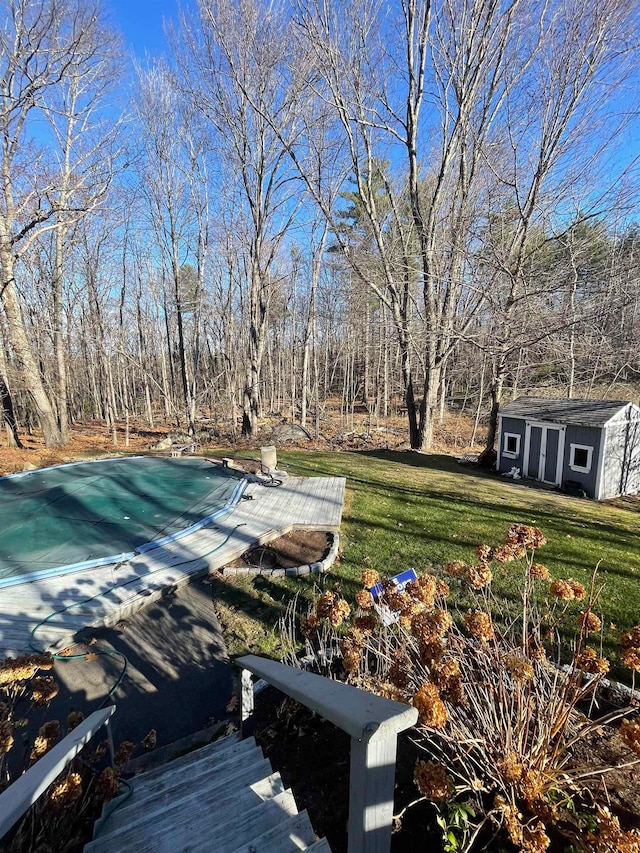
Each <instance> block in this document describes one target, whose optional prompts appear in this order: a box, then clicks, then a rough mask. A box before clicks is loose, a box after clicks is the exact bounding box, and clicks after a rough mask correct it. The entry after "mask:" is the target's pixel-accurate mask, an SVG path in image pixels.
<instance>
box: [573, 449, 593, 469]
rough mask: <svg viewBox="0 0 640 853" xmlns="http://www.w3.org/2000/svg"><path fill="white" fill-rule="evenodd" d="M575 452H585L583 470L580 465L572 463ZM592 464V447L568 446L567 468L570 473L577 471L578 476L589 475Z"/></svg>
mask: <svg viewBox="0 0 640 853" xmlns="http://www.w3.org/2000/svg"><path fill="white" fill-rule="evenodd" d="M576 450H586V451H587V464H586V465H585V466H584V468H583V467H582V466H581V465H576V464H575V462H574V459H575V453H576ZM592 462H593V447H592V446H590V445H587V444H570V445H569V468H571V470H572V471H578V472H579V473H580V474H590V473H591V464H592Z"/></svg>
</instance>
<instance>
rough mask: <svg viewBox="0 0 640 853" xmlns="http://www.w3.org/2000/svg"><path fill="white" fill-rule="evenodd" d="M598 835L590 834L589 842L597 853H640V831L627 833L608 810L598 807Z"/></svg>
mask: <svg viewBox="0 0 640 853" xmlns="http://www.w3.org/2000/svg"><path fill="white" fill-rule="evenodd" d="M597 808H598V834H597V835H595V834H594V833H592V832H590V833H589V835H588V841H589V842H590V844H591V845H592V848H593V849H594V850H595V851H596V853H640V830H638V829H631V830H627V831H626V832H625V831H624V830H622V829H621V828H620V821H619V820H618V818H617V817H616V816H615V815H613V814H611V812H610V811H609V809H608V808H604V807H602V806H598V807H597Z"/></svg>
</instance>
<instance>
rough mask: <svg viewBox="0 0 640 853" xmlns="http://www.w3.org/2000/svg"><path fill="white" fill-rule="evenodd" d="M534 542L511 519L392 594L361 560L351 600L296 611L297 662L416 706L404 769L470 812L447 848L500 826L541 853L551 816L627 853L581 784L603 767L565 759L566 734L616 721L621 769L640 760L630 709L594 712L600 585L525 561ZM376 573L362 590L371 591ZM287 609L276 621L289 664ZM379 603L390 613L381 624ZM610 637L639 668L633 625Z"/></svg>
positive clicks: (599, 673) (575, 838) (588, 784)
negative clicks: (463, 557)
mask: <svg viewBox="0 0 640 853" xmlns="http://www.w3.org/2000/svg"><path fill="white" fill-rule="evenodd" d="M545 543H546V540H545V537H544V536H543V534H542V533H541V531H540V530H539V529H537V528H535V527H531V526H528V525H524V524H513V525H512V526H511V527H510V528H509V530H508V533H507V536H506V538H505V541H504V542H503V543H502V544H501V545H499V546H498V547H495V548H492V547H489V546H488V545H481V546H480V547H479V548H478V549H477V559H476V562H475V563H474V564H473V565H467V564H465V563H463V562H462V561H454V562H451V563H449V564H448V565H447V566H446V568H445V572H446V574H447V575H448V576H449V577H448V578H447V582H444V580H443V579H442V578H438V577H435V576H434V575H432V574H423V575H422V576H421V577H419V578H418V579H417V580H415V581H412V582H410V583H408V584H407V585H406V587H405V588H404V590H403V591H399V590H398V588H397V587H396V584H395V582H393V581H392V580H382V581H381V580H380V578H379V577H378V575H377V573H376V572H375V571H373V570H371V569H367V570H365V571H364V572H363V575H362V583H363V589H362V590H361V591H359V592H358V593H357V594H356V596H355V606H354V607H353V608H352V609H350V605H349V604H348V602H347V601H346V600H344V599H343V598H341V597H340V596H339V595H338V594H337V593H335V592H332V593H324V594H323V595H322V596H320V598H319V599H318V601H317V603H316V606H315V608H314V609H313V610H312V611H310V612H309V613H308V614H307V616H306V618H304V619H303V620H302V634H303V636H304V639H305V650H306V655H307V659H308V660H309V659H311V660H315V661H316V662H318V661H322V662H323V667H324V671H325V672H326V673H327V674H328V673H329V672H330V671H331V670H333V672H334V673H335V669H336V660H337V659H340V661H341V665H342V668H343V676H344V677H345V678H346V679H347V680H348V681H350V682H351V683H353V684H356V685H358V686H360V687H363V688H365V689H368V690H371V691H373V692H376V693H378V694H379V695H382V696H386V697H389V698H392V699H395V700H397V701H399V702H405V703H409V704H412V705H414V706H415V707H416V708H417V709H418V712H419V722H418V726H417V728H416V730H414V732H413V735H412V736H413V740H414V742H415V744H416V746H417V748H418V749H419V750H420V751H421V752H423V753H424V756H423V757H422V758H419V759H418V760H417V762H416V767H415V777H414V778H415V783H416V786H417V788H418V790H419V792H420V795H421V798H426V799H428V800H430V801H431V802H433V803H435V804H437V805H438V807H439V808H440V809H441V810H443V811H446V808H447V803H449V804H452V803H456V802H457V803H460V802H465V803H469V804H472V806H473V813H474V814H475V815H476V818H477V820H476V823H475V825H474V826H473V827H472V828H471V831H469V832H466V833H465V834H464V844H462V843H461V844H460V849H466V850H469V849H471V848H473V846H474V844H480V843H481V839H483V838H484V839H485V840H486V837H487V834H488V835H489V837H491V834H492V833H493V834H495V833H503V835H505V836H506V838H508V840H509V841H510V842H511V843H512V844H513V845H515V847H516V848H517V849H520V850H524V851H545V850H547V848H548V847H549V845H550V837H549V834H550V832H551V828H552V827H555V828H556V829H557V828H558V827H561V831H562V835H563V837H564V838H565V839H566V840H567V842H568V843H572V844H574V845H575V848H576V849H578V850H594V851H598V853H600V851H602V853H604V851H610V850H611V851H613V850H625V851H630V853H640V832H639V831H638V830H637V829H627V830H625V829H622V828H621V827H620V823H619V820H618V818H617V817H616V816H615V815H612V814H611V812H610V811H609V810H608V808H607V803H606V801H605V800H604V799H603V800H602V801H599V800H598V796H597V794H595V793H594V791H597V786H594V785H593V781H594V780H597V779H603V778H605V777H606V774H607V772H609V771H610V770H612V769H615V768H613V767H611V766H609V765H606V764H600V763H598V760H597V758H596V757H595V756H594V762H593V766H592V767H589V768H587V769H585V767H584V765H583V764H582V765H579V764H578V763H577V762H575V761H573V749H574V747H575V746H576V744H578V743H579V742H581V741H583V740H584V739H586V738H589V737H593V736H594V735H597V733H598V730H599V728H600V727H601V726H603V725H607V724H613V723H615V722H616V721H617V720H620V719H622V718H624V719H623V721H622V724H621V726H620V730H619V732H620V737H621V738H622V740H623V742H624V744H625V745H626V747H627V748H628V757H627V760H626V761H625V764H624V765H623V766H625V767H630V766H632V765H634V764H636V763H638V762H640V758H639V756H640V721H639V719H638V718H637V717H635V718H634V716H633V715H634V713H635V710H634V708H632V707H628V708H623V709H619V710H615V711H613V712H611V713H608V714H606V715H605V716H599V717H598V714H597V703H596V696H597V691H598V686H599V685H600V682H601V680H602V679H603V677H604V676H605V675H606V673H607V672H608V669H609V662H608V660H607V659H606V658H605V657H604V656H603V654H602V651H601V639H600V637H601V631H602V618H601V616H602V614H600V615H598V613H597V612H596V610H597V608H598V603H599V600H600V596H601V592H602V589H601V588H600V587H598V586H597V584H596V574H595V573H594V576H593V578H592V582H591V584H590V587H589V588H588V589H585V587H584V586H583V585H581V584H580V583H578V582H577V581H575V580H573V579H572V578H568V579H559V578H556V579H551V575H550V572H549V571H548V570H547V568H546V567H545V566H544V565H543V564H542V563H540V562H538V561H537V559H536V554H537V552H538V550H539V549H540V548H542V547H543V546H544V545H545ZM504 564H508V566H506V568H507V569H508V570H509V571H510V572H513V574H514V576H516V577H519V578H520V583H519V591H520V595H521V606H519V607H518V609H517V615H515V616H514V615H513V611H512V609H509V610H507V609H506V608H505V607H504V603H503V602H502V601H500V600H498V599H496V598H495V597H494V596H493V593H492V590H491V582H492V578H493V574H494V572H495V571H497V570H498V569H499V568H500V567H502V569H503V570H504V568H505V565H504ZM380 582H381V586H382V592H381V594H380V595H379V596H378V597H377V599H376V600H375V601H374V598H373V596H372V595H371V592H370V589H371V587H373V586H374V585H375V584H378V583H380ZM454 586H455V587H458V588H459V589H453V588H454ZM452 590H453V592H458V591H459V592H463V593H464V598H465V600H469V599H470V600H471V601H472V602H473V606H472V607H470V608H469V609H467V610H465V611H461V610H458V609H457V608H455V607H454V606H453V605H452V604H451V602H452V601H453V600H454V598H458V599H459V598H461V597H462V596H456V595H452ZM295 607H296V605H295V604H294V605H293V608H292V610H290V612H289V614H288V616H287V618H286V619H285V620H283V623H282V624H283V627H285V626H286V630H285V631H284V634H286V640H287V642H286V643H285V646H286V647H287V649H288V660H289V661H290V662H293V661H294V659H295V648H296V644H295V636H294V635H295V631H294V630H293V624H294V619H293V618H292V617H293V614H294V611H295ZM576 609H577V610H578V612H577V613H576V612H575V611H576ZM385 612H386V613H389V612H391V613H392V614H393V615H394V618H395V621H393V622H392V623H391V624H384V622H385V621H388V620H384V619H381V618H380V617H381V614H383V613H385ZM568 635H570V636H571V637H572V640H571V641H570V642H568V641H567V636H568ZM621 646H622V660H623V662H624V664H625V665H626V666H628V667H630V668H631V669H632V670H633V671H640V626H638V627H636V628H633V629H632V630H631V631H629V632H627V633H625V634H623V635H622V637H621ZM319 669H320V670H321V671H322V667H319ZM617 769H620V765H618V768H617ZM602 790H603V791H604V790H605V787H604V786H603V787H602ZM611 839H614V840H615V845H617V846H611V845H612V844H613V843H614V842H613V841H612V840H611Z"/></svg>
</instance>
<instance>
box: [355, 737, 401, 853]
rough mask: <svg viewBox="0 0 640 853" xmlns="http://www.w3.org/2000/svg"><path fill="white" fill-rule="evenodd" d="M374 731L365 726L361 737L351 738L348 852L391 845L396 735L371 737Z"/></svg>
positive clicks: (384, 852)
mask: <svg viewBox="0 0 640 853" xmlns="http://www.w3.org/2000/svg"><path fill="white" fill-rule="evenodd" d="M367 728H368V727H367ZM374 731H375V728H373V730H372V731H367V729H366V728H365V731H363V733H362V737H361V738H357V737H352V738H351V766H350V770H349V845H348V851H349V853H389V850H390V848H391V832H392V823H393V795H394V789H395V775H396V752H397V747H398V736H397V734H392V735H390V736H389V737H386V738H384V739H381V740H374V741H371V740H370V738H371V735H372V734H373V733H374Z"/></svg>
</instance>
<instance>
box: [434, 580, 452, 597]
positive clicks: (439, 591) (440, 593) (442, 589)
mask: <svg viewBox="0 0 640 853" xmlns="http://www.w3.org/2000/svg"><path fill="white" fill-rule="evenodd" d="M450 592H451V589H450V588H449V584H448V583H445V582H444V581H443V580H440V578H437V579H436V597H437V598H448V597H449V593H450Z"/></svg>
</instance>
